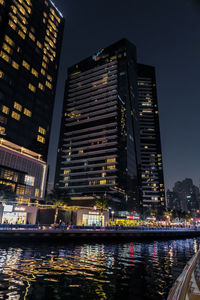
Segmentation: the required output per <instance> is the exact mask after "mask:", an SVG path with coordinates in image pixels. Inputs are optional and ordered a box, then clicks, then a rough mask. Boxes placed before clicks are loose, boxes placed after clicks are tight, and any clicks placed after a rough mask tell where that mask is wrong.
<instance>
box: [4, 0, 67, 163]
mask: <svg viewBox="0 0 200 300" xmlns="http://www.w3.org/2000/svg"><path fill="white" fill-rule="evenodd" d="M63 28H64V20H63V17H62V15H61V13H60V12H59V11H58V9H57V8H56V7H55V5H54V4H53V2H51V1H48V0H0V136H1V137H2V136H3V137H4V138H5V139H6V140H8V141H10V142H12V143H14V144H17V145H20V146H22V147H25V148H27V149H29V150H31V151H34V152H36V153H38V154H41V155H42V157H43V159H44V160H45V161H46V159H47V153H48V144H49V135H50V127H51V120H52V113H53V106H54V97H55V90H56V81H57V73H58V66H59V57H60V50H61V43H62V36H63Z"/></svg>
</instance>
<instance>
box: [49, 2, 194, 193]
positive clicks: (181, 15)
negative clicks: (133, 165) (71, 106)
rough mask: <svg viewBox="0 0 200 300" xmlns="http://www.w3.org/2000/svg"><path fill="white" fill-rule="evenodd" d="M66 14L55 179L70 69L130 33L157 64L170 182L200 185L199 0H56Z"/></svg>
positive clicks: (143, 58)
mask: <svg viewBox="0 0 200 300" xmlns="http://www.w3.org/2000/svg"><path fill="white" fill-rule="evenodd" d="M54 3H55V4H56V6H57V7H58V8H59V10H60V11H61V12H62V13H63V15H64V17H65V34H64V39H63V49H62V55H61V61H60V72H59V80H58V86H57V96H56V104H55V113H54V120H53V126H52V136H51V143H50V153H49V164H50V170H51V171H50V180H49V181H50V182H52V181H53V178H54V169H55V163H56V161H55V157H56V151H57V143H58V136H59V128H60V119H61V110H62V101H63V93H64V84H65V79H66V77H67V68H68V67H69V66H71V65H73V64H74V63H77V62H79V61H80V60H82V59H84V58H86V57H88V56H90V55H92V54H93V53H95V52H96V51H97V50H99V49H101V48H104V47H106V46H109V45H110V44H112V43H113V42H116V41H117V40H119V39H121V38H123V37H125V38H127V39H129V40H130V41H131V42H132V43H134V44H135V45H136V47H137V57H138V62H140V63H144V64H148V65H153V66H155V67H156V76H157V88H158V105H159V114H160V126H161V141H162V152H163V163H164V177H165V186H166V189H167V188H171V187H172V186H173V185H174V183H175V182H176V181H178V180H183V179H184V178H186V177H187V178H192V179H193V181H194V183H195V184H196V185H198V186H199V184H200V135H199V127H200V118H199V115H200V1H197V0H167V1H161V0H152V1H150V0H122V1H117V0H101V1H97V0H54Z"/></svg>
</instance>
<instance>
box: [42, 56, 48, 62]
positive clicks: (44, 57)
mask: <svg viewBox="0 0 200 300" xmlns="http://www.w3.org/2000/svg"><path fill="white" fill-rule="evenodd" d="M43 59H44V61H46V62H47V63H48V58H47V57H46V56H45V55H44V56H43Z"/></svg>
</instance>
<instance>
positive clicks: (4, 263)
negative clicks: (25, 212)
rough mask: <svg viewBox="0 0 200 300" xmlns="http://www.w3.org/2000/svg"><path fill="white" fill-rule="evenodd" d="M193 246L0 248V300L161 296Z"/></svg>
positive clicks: (180, 243) (134, 244) (188, 242)
mask: <svg viewBox="0 0 200 300" xmlns="http://www.w3.org/2000/svg"><path fill="white" fill-rule="evenodd" d="M198 245H199V240H196V239H188V240H177V241H154V242H151V243H140V242H131V243H123V244H108V243H105V244H89V243H88V244H79V245H78V244H68V245H65V246H52V245H46V246H45V245H44V244H43V245H42V246H37V245H36V246H31V245H29V246H28V245H26V246H23V247H22V246H20V247H19V246H18V245H15V246H12V247H9V246H6V245H4V246H0V299H15V300H17V299H34V300H35V299H125V298H126V299H134V300H137V299H138V300H143V299H153V300H156V299H166V297H167V294H168V292H169V289H170V287H171V285H172V283H173V282H174V280H175V279H176V278H177V277H178V275H179V273H180V272H181V271H182V269H183V268H184V266H185V264H186V262H187V261H188V260H189V259H190V258H191V256H192V255H193V254H194V253H195V252H196V251H197V249H198Z"/></svg>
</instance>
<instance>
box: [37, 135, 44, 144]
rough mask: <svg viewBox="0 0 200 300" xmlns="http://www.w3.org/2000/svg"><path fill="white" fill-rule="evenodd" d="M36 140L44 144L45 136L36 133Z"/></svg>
mask: <svg viewBox="0 0 200 300" xmlns="http://www.w3.org/2000/svg"><path fill="white" fill-rule="evenodd" d="M37 141H38V142H40V143H42V144H44V143H45V138H44V137H43V136H41V135H38V136H37Z"/></svg>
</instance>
